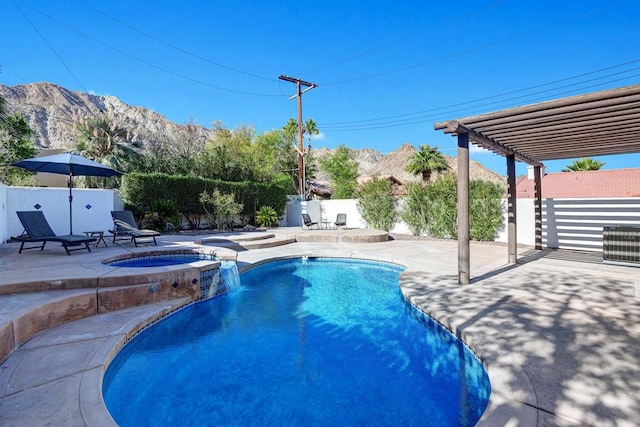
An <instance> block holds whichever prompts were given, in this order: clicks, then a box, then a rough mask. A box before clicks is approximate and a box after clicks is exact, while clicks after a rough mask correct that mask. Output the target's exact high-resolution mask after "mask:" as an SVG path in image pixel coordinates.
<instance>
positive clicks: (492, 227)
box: [469, 180, 504, 241]
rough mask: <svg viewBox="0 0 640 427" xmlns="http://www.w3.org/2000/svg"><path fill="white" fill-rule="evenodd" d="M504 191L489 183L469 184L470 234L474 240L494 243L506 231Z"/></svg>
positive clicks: (475, 181)
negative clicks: (501, 232)
mask: <svg viewBox="0 0 640 427" xmlns="http://www.w3.org/2000/svg"><path fill="white" fill-rule="evenodd" d="M503 195H504V190H503V189H502V187H500V186H499V185H498V184H495V183H492V182H489V181H480V180H474V181H471V182H470V183H469V228H470V229H469V234H470V235H471V238H472V239H475V240H484V241H493V240H495V238H496V237H498V232H500V231H502V230H503V229H504V214H503V208H502V196H503Z"/></svg>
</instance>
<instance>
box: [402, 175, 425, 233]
mask: <svg viewBox="0 0 640 427" xmlns="http://www.w3.org/2000/svg"><path fill="white" fill-rule="evenodd" d="M406 189H407V196H406V197H405V199H404V205H403V207H402V211H400V218H402V220H403V221H404V222H405V223H406V224H407V226H408V227H409V230H410V231H411V234H413V235H414V236H420V235H421V234H422V233H424V232H426V231H427V221H428V216H427V205H428V203H429V198H428V196H427V187H425V186H423V185H422V184H419V183H409V184H407V186H406Z"/></svg>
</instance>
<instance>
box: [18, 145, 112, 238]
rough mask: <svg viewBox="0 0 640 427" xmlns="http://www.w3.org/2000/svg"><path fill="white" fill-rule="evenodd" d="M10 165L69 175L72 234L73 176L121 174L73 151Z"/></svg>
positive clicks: (70, 229)
mask: <svg viewBox="0 0 640 427" xmlns="http://www.w3.org/2000/svg"><path fill="white" fill-rule="evenodd" d="M11 166H17V167H19V168H23V169H26V170H28V171H31V172H48V173H57V174H61V175H69V234H73V177H74V176H103V177H110V176H120V175H122V172H118V171H117V170H115V169H111V168H110V167H109V166H105V165H103V164H100V163H98V162H94V161H93V160H89V159H87V158H86V157H82V156H79V155H78V154H75V153H62V154H53V155H51V156H43V157H34V158H31V159H24V160H20V161H19V162H15V163H13V164H12V165H11Z"/></svg>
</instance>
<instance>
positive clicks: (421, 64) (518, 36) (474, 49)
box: [324, 0, 629, 86]
mask: <svg viewBox="0 0 640 427" xmlns="http://www.w3.org/2000/svg"><path fill="white" fill-rule="evenodd" d="M628 2H629V0H623V1H620V2H618V3H615V4H613V5H611V6H609V7H606V8H601V9H598V10H595V11H592V12H588V13H584V14H581V15H578V16H575V17H573V18H571V19H567V20H564V21H560V23H557V24H550V25H544V26H541V27H538V28H535V29H533V30H530V31H525V32H523V33H519V34H516V35H514V36H509V37H505V38H503V39H499V40H496V41H493V42H491V43H487V44H484V45H481V46H476V47H472V48H469V49H466V50H463V51H460V52H456V53H452V54H449V55H445V56H441V57H439V58H435V59H431V60H429V61H424V62H419V63H416V64H411V65H407V66H405V67H401V68H396V69H393V70H389V71H382V72H378V73H373V74H368V75H364V76H360V77H354V78H350V79H344V80H337V81H333V82H327V83H324V85H325V86H333V85H339V84H345V83H353V82H356V81H360V80H368V79H372V78H376V77H384V76H388V75H391V74H396V73H400V72H402V71H407V70H411V69H414V68H419V67H424V66H425V65H431V64H435V63H438V62H443V61H446V60H448V59H452V58H457V57H459V56H464V55H467V54H470V53H473V52H477V51H480V50H484V49H488V48H490V47H493V46H496V45H500V44H503V43H506V42H511V41H513V40H516V39H521V38H524V37H526V36H530V35H532V34H537V33H540V32H543V31H546V30H548V29H550V28H558V27H562V26H565V25H567V24H569V23H572V22H575V21H579V20H581V19H584V18H586V17H589V16H592V15H597V14H600V13H602V12H604V11H606V10H610V9H614V8H616V7H618V6H619V5H620V4H622V3H628Z"/></svg>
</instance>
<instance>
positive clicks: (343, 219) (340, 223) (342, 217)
mask: <svg viewBox="0 0 640 427" xmlns="http://www.w3.org/2000/svg"><path fill="white" fill-rule="evenodd" d="M334 224H335V226H336V228H338V227H342V228H344V229H345V230H346V229H347V214H345V213H339V214H338V215H337V216H336V222H334Z"/></svg>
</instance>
